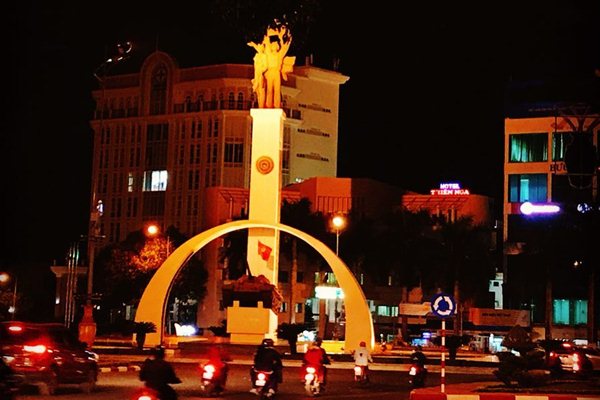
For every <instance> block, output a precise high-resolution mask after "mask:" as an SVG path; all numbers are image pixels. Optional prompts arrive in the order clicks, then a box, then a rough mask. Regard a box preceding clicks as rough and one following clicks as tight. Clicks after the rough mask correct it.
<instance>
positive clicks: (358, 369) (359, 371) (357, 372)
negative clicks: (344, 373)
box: [354, 365, 362, 375]
mask: <svg viewBox="0 0 600 400" xmlns="http://www.w3.org/2000/svg"><path fill="white" fill-rule="evenodd" d="M354 373H355V374H356V375H360V374H362V367H359V366H358V365H357V366H356V367H354Z"/></svg>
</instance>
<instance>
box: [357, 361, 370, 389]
mask: <svg viewBox="0 0 600 400" xmlns="http://www.w3.org/2000/svg"><path fill="white" fill-rule="evenodd" d="M354 382H357V383H358V384H366V383H368V382H369V377H368V375H367V369H366V368H365V366H364V365H355V366H354Z"/></svg>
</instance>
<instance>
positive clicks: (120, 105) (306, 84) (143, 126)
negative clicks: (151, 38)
mask: <svg viewBox="0 0 600 400" xmlns="http://www.w3.org/2000/svg"><path fill="white" fill-rule="evenodd" d="M252 77H253V66H251V65H234V64H223V65H212V66H204V67H180V66H179V65H178V63H177V61H176V60H175V59H174V58H173V57H172V56H171V55H169V54H166V53H164V52H160V51H156V52H154V53H152V54H150V55H149V56H148V57H147V58H146V59H145V60H144V61H143V63H142V65H141V66H140V68H139V71H138V72H136V73H129V74H110V75H106V76H103V77H100V78H101V87H100V88H99V89H98V90H96V91H94V93H93V97H94V99H95V100H96V104H97V108H96V112H95V116H94V119H93V120H92V121H91V126H92V128H93V132H94V160H93V168H92V191H93V194H92V207H93V208H94V207H96V205H97V202H98V201H102V204H103V207H104V213H103V216H102V218H101V220H100V221H99V225H100V227H101V231H102V233H103V234H104V235H105V236H106V240H105V243H114V242H118V241H120V240H123V239H124V238H125V236H126V235H127V234H128V233H129V232H132V231H135V230H139V229H140V228H141V227H142V226H143V225H144V223H146V222H148V221H152V222H154V223H158V224H159V225H160V226H162V227H163V228H166V227H168V226H171V225H172V226H175V227H177V228H178V229H179V230H180V231H181V232H182V233H184V234H186V235H194V234H196V233H198V232H200V231H201V230H202V229H203V228H204V227H205V224H204V221H203V217H202V216H203V210H204V209H205V207H206V204H205V192H206V189H207V188H210V187H217V186H220V187H232V188H247V187H248V185H249V178H250V177H249V175H250V174H249V164H250V150H251V149H250V145H251V140H250V139H251V134H252V129H251V128H252V120H251V118H250V113H249V110H250V109H251V108H252V107H253V106H254V105H255V98H254V94H253V93H252V84H251V78H252ZM348 79H349V78H348V77H347V76H344V75H342V74H340V73H338V72H335V71H329V70H324V69H320V68H316V67H314V66H311V65H304V66H296V67H295V68H294V72H293V73H292V74H289V77H288V80H287V81H285V82H284V86H283V88H282V96H283V108H284V110H285V113H286V122H285V128H284V146H283V157H282V159H283V172H282V173H283V177H282V178H283V179H282V181H283V183H284V184H287V183H290V182H296V181H301V180H303V179H306V178H310V177H313V176H335V175H336V173H337V144H338V104H339V91H340V85H342V84H343V83H345V82H346V81H347V80H348Z"/></svg>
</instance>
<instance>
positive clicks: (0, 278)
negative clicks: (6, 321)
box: [0, 272, 19, 319]
mask: <svg viewBox="0 0 600 400" xmlns="http://www.w3.org/2000/svg"><path fill="white" fill-rule="evenodd" d="M11 279H12V277H11V276H10V275H9V274H8V273H7V272H2V273H0V283H3V284H4V283H7V282H9V281H10V280H11ZM14 281H15V286H14V288H13V295H12V306H11V310H9V312H10V313H12V319H15V315H16V314H17V284H18V282H19V278H18V277H17V276H14Z"/></svg>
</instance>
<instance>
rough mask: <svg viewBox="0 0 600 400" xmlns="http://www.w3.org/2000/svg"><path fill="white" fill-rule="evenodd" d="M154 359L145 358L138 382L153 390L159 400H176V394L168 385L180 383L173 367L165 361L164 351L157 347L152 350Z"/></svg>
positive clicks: (162, 348)
mask: <svg viewBox="0 0 600 400" xmlns="http://www.w3.org/2000/svg"><path fill="white" fill-rule="evenodd" d="M152 355H153V356H154V358H147V359H146V360H145V361H144V364H142V368H141V369H140V380H141V381H143V382H145V385H146V387H148V388H150V389H153V390H155V391H156V392H157V393H158V397H159V399H160V400H177V392H175V389H173V388H172V387H171V386H170V385H169V384H171V383H181V379H179V378H178V377H177V375H176V374H175V370H174V369H173V366H171V364H170V363H169V362H168V361H166V360H165V349H164V347H162V346H157V347H155V348H154V349H153V350H152Z"/></svg>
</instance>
